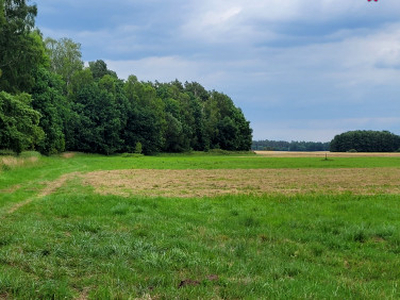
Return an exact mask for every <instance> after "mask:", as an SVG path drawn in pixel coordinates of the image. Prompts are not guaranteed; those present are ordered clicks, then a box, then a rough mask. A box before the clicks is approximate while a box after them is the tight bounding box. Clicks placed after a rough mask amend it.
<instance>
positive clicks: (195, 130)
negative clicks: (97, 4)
mask: <svg viewBox="0 0 400 300" xmlns="http://www.w3.org/2000/svg"><path fill="white" fill-rule="evenodd" d="M0 7H1V9H0V37H1V38H0V53H1V56H0V149H10V150H13V151H16V152H17V153H19V152H21V151H24V150H27V149H36V150H38V151H40V152H41V153H43V154H54V153H58V152H62V151H65V150H68V151H83V152H92V153H103V154H112V153H117V152H143V153H145V154H149V153H155V152H183V151H188V150H197V151H207V150H209V149H223V150H249V149H250V147H251V140H252V130H251V128H250V124H249V122H248V121H247V120H246V118H245V117H244V115H243V113H242V111H241V110H240V109H239V108H237V107H236V106H235V105H234V103H233V101H232V99H230V98H229V97H228V96H227V95H225V94H223V93H220V92H217V91H207V90H206V89H205V88H204V87H203V86H202V85H200V84H199V83H197V82H190V83H189V82H185V83H181V82H179V81H178V80H175V81H173V82H170V83H160V82H154V83H153V82H143V81H139V80H138V79H137V78H136V77H135V76H133V75H132V76H130V77H129V78H128V79H127V80H122V79H119V78H118V76H117V74H116V73H115V72H114V71H112V70H109V69H108V68H107V65H106V64H105V62H104V61H102V60H97V61H94V62H90V63H89V66H88V67H84V63H83V61H82V54H81V51H80V44H78V43H75V42H74V41H72V40H71V39H68V38H63V39H60V40H54V39H51V38H47V39H44V38H43V37H42V35H41V33H40V31H39V30H38V29H35V25H34V24H35V22H34V21H35V17H36V14H37V9H36V6H35V5H28V4H27V3H26V1H14V0H0Z"/></svg>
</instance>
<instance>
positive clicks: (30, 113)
mask: <svg viewBox="0 0 400 300" xmlns="http://www.w3.org/2000/svg"><path fill="white" fill-rule="evenodd" d="M39 119H40V114H39V113H38V112H37V111H35V110H34V109H32V107H31V97H30V95H28V94H25V93H22V94H19V95H16V96H13V95H10V94H8V93H6V92H0V149H9V150H13V151H15V152H16V153H17V154H19V153H21V152H22V151H24V150H28V149H34V146H35V145H36V144H38V143H40V142H41V140H42V139H43V137H44V133H43V130H42V129H41V128H40V127H39Z"/></svg>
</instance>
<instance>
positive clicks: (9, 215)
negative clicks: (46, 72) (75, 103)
mask: <svg viewBox="0 0 400 300" xmlns="http://www.w3.org/2000/svg"><path fill="white" fill-rule="evenodd" d="M30 157H36V159H31V158H30ZM328 158H329V160H324V156H322V157H315V156H311V157H264V156H261V155H257V156H229V157H226V156H204V157H202V156H194V157H192V156H171V157H168V156H160V157H124V156H110V157H104V156H99V155H83V154H67V155H62V156H58V157H57V156H54V157H38V156H37V155H34V154H26V155H25V156H23V157H22V158H16V159H15V161H13V162H12V164H10V166H7V167H3V168H0V299H34V298H35V299H36V298H41V299H49V298H50V299H51V298H54V299H61V298H67V299H129V298H130V299H135V298H137V299H171V298H176V299H192V298H195V299H197V298H202V299H260V298H264V299H265V298H266V299H300V298H301V299H304V298H309V299H321V298H322V299H331V298H340V299H378V298H379V299H397V298H399V297H400V289H399V287H398V284H399V278H400V258H399V254H400V219H399V217H398V216H399V214H400V200H399V189H400V180H399V179H400V158H399V157H389V156H387V157H382V156H374V157H363V156H354V157H332V156H330V155H329V157H328Z"/></svg>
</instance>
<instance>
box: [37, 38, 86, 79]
mask: <svg viewBox="0 0 400 300" xmlns="http://www.w3.org/2000/svg"><path fill="white" fill-rule="evenodd" d="M44 43H45V45H46V50H47V54H48V55H49V58H50V70H51V71H52V72H53V73H55V74H58V75H60V76H61V78H62V79H63V80H64V82H65V84H66V85H67V86H68V85H69V84H70V83H71V80H72V76H73V75H74V73H75V72H78V71H80V70H82V68H83V61H82V53H81V45H80V44H79V43H75V42H74V41H73V40H71V39H69V38H62V39H59V40H58V41H57V40H54V39H52V38H47V39H45V41H44Z"/></svg>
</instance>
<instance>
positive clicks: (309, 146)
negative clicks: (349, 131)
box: [251, 140, 330, 151]
mask: <svg viewBox="0 0 400 300" xmlns="http://www.w3.org/2000/svg"><path fill="white" fill-rule="evenodd" d="M329 144H330V143H329V142H327V143H321V142H297V141H291V142H286V141H272V140H262V141H253V143H252V146H251V149H252V150H255V151H256V150H260V151H262V150H267V151H329Z"/></svg>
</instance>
